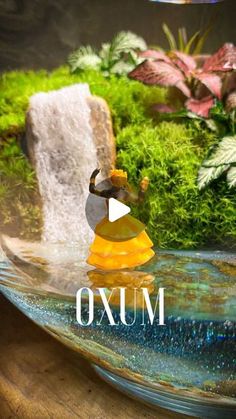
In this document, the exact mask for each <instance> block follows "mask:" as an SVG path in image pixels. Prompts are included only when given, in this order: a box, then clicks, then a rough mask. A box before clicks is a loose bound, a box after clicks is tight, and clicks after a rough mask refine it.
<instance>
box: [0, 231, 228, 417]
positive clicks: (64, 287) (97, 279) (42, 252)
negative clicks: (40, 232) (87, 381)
mask: <svg viewBox="0 0 236 419" xmlns="http://www.w3.org/2000/svg"><path fill="white" fill-rule="evenodd" d="M1 248H2V250H1V262H0V289H1V291H2V292H3V294H4V295H5V296H6V297H7V298H8V299H9V300H10V301H11V302H12V303H13V304H15V305H16V306H17V307H18V308H19V309H20V310H21V311H22V312H23V313H25V314H26V316H28V317H29V318H30V319H32V320H33V321H34V322H35V323H37V324H38V325H39V326H41V327H42V328H43V329H45V330H46V331H47V332H48V333H50V334H51V335H53V336H54V337H55V338H56V339H58V340H60V341H61V342H62V343H64V344H65V345H67V346H69V347H70V348H71V349H73V350H75V351H77V352H79V353H80V354H81V355H83V356H85V357H86V358H87V359H88V360H89V361H90V362H91V363H92V364H93V365H94V368H95V370H96V371H97V373H98V374H99V375H100V376H101V377H102V378H103V379H105V380H106V381H108V382H109V383H110V384H111V385H113V386H115V387H117V388H118V389H120V390H122V391H123V392H125V393H126V394H128V395H131V396H132V397H135V398H137V399H139V400H142V401H144V402H146V403H148V404H150V405H152V406H157V405H158V406H162V407H166V408H168V409H172V410H175V411H177V412H181V413H186V414H189V415H192V416H200V417H204V418H222V417H224V418H225V419H226V418H233V417H235V415H236V400H235V395H236V377H235V363H236V345H235V336H236V323H235V317H236V316H235V315H236V309H235V307H236V305H235V300H236V298H235V296H236V254H232V253H227V252H221V251H165V252H164V251H158V250H156V256H155V257H154V258H153V259H152V260H151V261H150V262H149V263H147V264H146V265H143V266H142V267H139V268H138V269H135V270H126V271H116V272H102V271H97V270H95V269H93V268H90V267H88V265H86V263H85V262H84V260H85V259H86V254H85V253H86V249H83V248H81V247H78V246H76V245H75V244H74V245H70V246H69V245H67V246H66V245H64V244H49V243H40V242H27V241H23V240H21V239H16V238H11V237H9V236H2V237H1ZM82 287H86V289H88V288H89V289H91V290H92V291H93V295H94V321H92V323H91V324H90V325H89V326H86V325H80V324H79V323H78V320H77V317H76V293H77V291H78V289H80V288H82ZM99 288H103V289H104V290H105V295H106V296H107V298H109V296H110V299H109V307H110V308H111V311H112V316H113V319H114V321H115V323H116V325H111V324H110V321H109V318H108V316H107V315H106V314H105V315H104V307H103V304H102V302H101V299H100V295H99ZM120 288H126V300H125V301H126V312H125V316H126V317H125V318H126V322H127V323H129V324H130V325H126V324H124V323H122V322H121V318H120ZM143 288H145V289H146V290H147V293H148V295H149V298H150V301H151V303H152V306H153V307H154V306H155V302H156V298H157V295H158V292H159V288H164V289H165V291H164V303H165V306H164V307H165V325H164V326H161V325H159V322H158V321H157V320H158V319H154V322H153V324H151V322H150V319H149V318H145V317H143V310H142V308H143V290H142V289H143ZM112 289H114V290H113V292H112V294H111V291H112ZM135 289H136V291H134V290H135ZM135 293H136V294H135ZM134 295H136V297H134ZM90 308H91V307H90ZM81 316H82V317H83V319H88V317H89V291H88V290H87V292H86V290H85V292H83V294H82V300H81ZM96 319H97V320H98V319H99V321H97V320H96ZM101 319H102V320H101ZM134 319H135V321H134ZM95 320H96V321H95ZM132 323H133V324H132Z"/></svg>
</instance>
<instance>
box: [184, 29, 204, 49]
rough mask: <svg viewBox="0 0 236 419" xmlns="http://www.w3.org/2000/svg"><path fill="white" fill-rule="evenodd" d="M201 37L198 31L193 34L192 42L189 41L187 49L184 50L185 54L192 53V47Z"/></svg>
mask: <svg viewBox="0 0 236 419" xmlns="http://www.w3.org/2000/svg"><path fill="white" fill-rule="evenodd" d="M199 35H200V31H197V32H195V33H194V34H193V36H192V37H191V38H190V40H189V41H188V43H187V44H186V46H185V48H184V52H185V54H190V53H191V48H192V45H193V44H194V42H195V41H196V40H197V38H198V37H199Z"/></svg>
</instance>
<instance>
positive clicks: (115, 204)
mask: <svg viewBox="0 0 236 419" xmlns="http://www.w3.org/2000/svg"><path fill="white" fill-rule="evenodd" d="M129 212H130V208H129V207H128V206H127V205H125V204H122V202H120V201H117V199H114V198H110V199H109V201H108V219H109V221H110V222H111V223H113V222H114V221H116V220H119V218H122V217H124V215H126V214H129Z"/></svg>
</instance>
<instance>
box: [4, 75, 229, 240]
mask: <svg viewBox="0 0 236 419" xmlns="http://www.w3.org/2000/svg"><path fill="white" fill-rule="evenodd" d="M79 82H87V83H89V85H90V88H91V91H92V93H93V94H95V95H98V96H101V97H103V98H104V99H105V100H106V101H107V102H108V104H109V106H110V109H111V112H112V117H113V123H114V129H115V134H116V137H117V151H118V156H117V164H118V166H120V167H122V168H124V169H126V170H127V171H128V173H129V178H130V180H131V183H133V184H134V185H137V184H138V182H139V179H140V177H141V176H144V175H147V176H148V177H149V178H150V189H149V193H148V197H147V201H145V205H143V206H140V207H134V209H133V211H134V214H136V215H137V216H138V217H140V218H141V219H143V220H144V221H145V222H146V223H147V225H148V230H149V233H150V235H151V237H152V239H153V240H154V242H155V244H157V245H158V246H160V247H180V248H188V247H197V246H201V245H204V244H209V243H211V245H215V246H217V245H219V244H221V243H223V242H230V243H231V242H234V243H235V242H236V196H235V191H233V190H229V188H228V187H227V185H226V183H225V182H224V179H222V181H220V182H218V183H215V184H212V186H211V187H210V188H208V189H206V190H205V191H203V192H199V191H198V189H197V185H196V176H197V171H198V168H199V166H200V164H201V161H202V159H203V157H204V156H205V154H206V151H207V150H208V147H209V145H211V144H212V143H214V142H215V141H217V139H216V138H215V137H214V135H213V134H212V133H209V132H208V131H207V130H203V129H202V128H201V126H200V125H199V124H198V123H197V122H192V123H188V124H187V123H186V122H185V123H183V122H181V123H179V124H177V123H174V122H168V123H167V122H158V121H155V120H153V119H152V118H151V116H150V115H149V109H150V105H151V104H153V103H155V102H164V101H165V95H166V92H165V90H164V89H161V88H159V87H148V86H144V85H143V84H141V83H139V82H135V81H131V80H128V79H127V78H126V77H121V78H116V77H115V76H113V77H111V78H109V79H108V78H104V77H103V76H102V74H101V73H97V72H92V71H91V72H83V73H81V74H79V75H71V74H69V72H68V69H67V68H66V67H62V68H59V69H57V70H55V71H54V72H52V73H50V74H48V73H47V72H46V71H40V72H10V73H6V74H4V75H2V77H1V80H0V147H1V162H0V211H1V214H2V224H4V225H5V226H7V227H9V226H13V228H16V225H18V224H19V225H18V227H19V231H20V232H22V231H24V230H26V231H27V232H28V234H29V236H30V235H31V234H33V233H35V231H38V230H40V225H41V220H40V215H39V214H40V210H39V206H38V203H37V186H36V180H35V174H34V171H33V170H32V168H31V167H30V165H29V163H28V162H27V160H26V158H25V157H24V156H23V154H22V151H21V149H20V146H19V141H20V137H21V135H22V133H23V132H24V124H25V111H26V109H27V106H28V103H29V98H30V96H31V95H32V94H34V93H36V92H39V91H49V90H54V89H58V88H61V87H64V86H67V85H70V84H73V83H79ZM6 203H7V205H6ZM19 220H23V221H19ZM32 220H34V222H33V221H32Z"/></svg>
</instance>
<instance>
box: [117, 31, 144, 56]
mask: <svg viewBox="0 0 236 419" xmlns="http://www.w3.org/2000/svg"><path fill="white" fill-rule="evenodd" d="M111 49H112V51H113V53H114V54H117V55H120V54H121V53H128V52H131V51H135V50H140V51H145V50H146V49H147V44H146V42H145V41H144V39H143V38H141V37H140V36H138V35H136V34H135V33H133V32H119V33H118V34H117V35H116V36H115V37H114V38H113V40H112V43H111Z"/></svg>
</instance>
